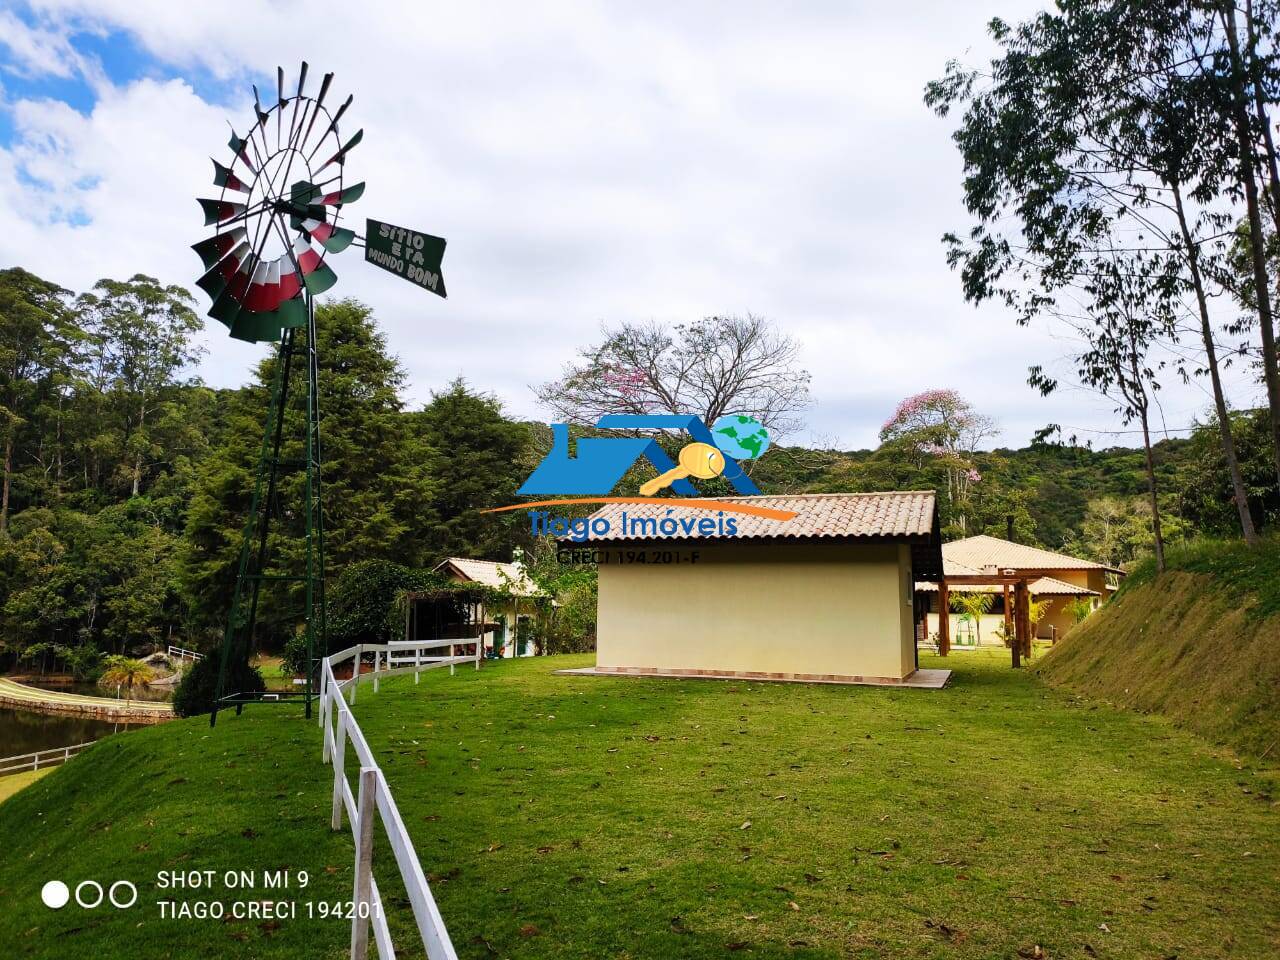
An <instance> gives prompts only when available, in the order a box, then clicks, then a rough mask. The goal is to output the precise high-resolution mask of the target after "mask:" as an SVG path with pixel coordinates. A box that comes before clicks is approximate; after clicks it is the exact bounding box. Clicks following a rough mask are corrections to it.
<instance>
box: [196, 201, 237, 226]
mask: <svg viewBox="0 0 1280 960" xmlns="http://www.w3.org/2000/svg"><path fill="white" fill-rule="evenodd" d="M196 203H198V204H200V209H202V210H203V211H204V225H205V226H206V227H209V226H212V225H213V224H215V223H221V222H222V221H223V220H230V219H231V218H232V217H237V216H239V215H240V214H242V213H244V211H245V204H243V203H232V202H231V201H229V200H207V199H203V198H200V197H197V198H196Z"/></svg>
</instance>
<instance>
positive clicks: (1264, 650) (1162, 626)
mask: <svg viewBox="0 0 1280 960" xmlns="http://www.w3.org/2000/svg"><path fill="white" fill-rule="evenodd" d="M1167 567H1168V570H1167V571H1166V572H1165V573H1164V574H1161V575H1157V574H1156V572H1155V565H1154V564H1153V563H1151V562H1148V563H1146V564H1144V565H1142V566H1141V567H1139V568H1138V569H1137V570H1135V571H1134V573H1133V574H1132V575H1131V576H1129V577H1128V578H1127V579H1126V581H1125V583H1124V586H1123V587H1122V588H1121V590H1120V592H1119V593H1118V594H1116V596H1115V598H1114V599H1113V600H1112V602H1111V603H1109V604H1107V606H1106V607H1104V608H1103V609H1102V610H1101V611H1099V612H1098V613H1097V614H1096V615H1094V616H1092V617H1090V618H1089V619H1087V620H1086V621H1085V622H1084V623H1082V624H1080V625H1079V626H1078V627H1076V628H1075V629H1074V630H1072V631H1071V632H1070V633H1069V634H1068V635H1067V636H1066V637H1065V638H1064V639H1063V640H1062V641H1061V642H1060V643H1059V644H1058V645H1057V647H1055V648H1054V650H1053V652H1052V654H1050V655H1049V656H1047V657H1045V658H1044V659H1043V660H1041V661H1039V663H1038V664H1037V666H1036V667H1035V670H1036V672H1037V673H1038V674H1039V675H1040V676H1041V677H1043V678H1044V679H1045V680H1047V681H1048V682H1049V683H1051V684H1054V685H1056V686H1061V687H1063V688H1065V689H1069V690H1071V691H1073V692H1076V693H1079V694H1083V695H1085V696H1088V697H1092V698H1096V699H1099V700H1104V701H1107V702H1109V703H1112V704H1115V705H1117V706H1123V707H1127V708H1131V709H1134V710H1138V711H1142V712H1151V713H1158V714H1161V715H1164V716H1166V717H1169V718H1170V719H1172V720H1173V721H1174V722H1175V723H1177V724H1179V725H1181V726H1184V727H1186V728H1188V729H1190V730H1193V731H1195V732H1196V733H1199V734H1200V735H1202V736H1204V737H1207V738H1208V739H1209V740H1211V741H1213V742H1214V743H1219V744H1223V745H1225V746H1228V747H1230V748H1231V749H1232V750H1235V751H1237V752H1239V753H1240V754H1241V755H1243V756H1248V757H1253V758H1262V760H1263V761H1264V762H1266V763H1268V764H1269V765H1270V766H1272V767H1277V766H1280V541H1276V540H1268V541H1267V542H1265V543H1264V544H1263V545H1262V546H1261V547H1258V548H1256V549H1250V548H1249V547H1246V546H1245V545H1244V544H1243V543H1241V542H1238V541H1226V542H1224V541H1212V540H1210V541H1201V542H1197V543H1193V544H1191V545H1189V546H1187V547H1182V548H1176V549H1172V550H1170V551H1169V555H1168V558H1167Z"/></svg>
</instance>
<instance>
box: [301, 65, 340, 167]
mask: <svg viewBox="0 0 1280 960" xmlns="http://www.w3.org/2000/svg"><path fill="white" fill-rule="evenodd" d="M331 83H333V74H332V73H326V74H325V75H324V77H323V78H322V79H321V80H320V92H319V93H318V94H316V108H315V110H313V111H311V119H310V120H309V121H308V122H307V132H306V133H304V134H303V135H302V143H301V144H300V145H299V147H298V149H302V148H303V147H305V146H306V145H307V141H308V140H310V139H311V128H312V127H314V126H315V125H316V117H318V116H320V108H321V107H323V106H324V98H325V94H327V93H328V92H329V84H331Z"/></svg>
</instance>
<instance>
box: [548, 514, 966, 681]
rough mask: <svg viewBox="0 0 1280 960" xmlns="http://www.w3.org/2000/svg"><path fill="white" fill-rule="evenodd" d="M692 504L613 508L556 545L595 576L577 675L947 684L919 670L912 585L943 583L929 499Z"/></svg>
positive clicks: (943, 674)
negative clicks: (594, 605)
mask: <svg viewBox="0 0 1280 960" xmlns="http://www.w3.org/2000/svg"><path fill="white" fill-rule="evenodd" d="M701 503H703V504H705V505H706V506H707V508H705V509H697V508H694V507H686V506H681V505H680V501H679V500H678V499H672V500H670V501H663V502H661V503H610V504H608V505H606V506H605V507H603V508H601V509H600V510H598V511H596V512H595V513H594V514H592V516H591V522H590V524H589V529H588V532H587V533H586V535H585V537H584V538H580V540H579V541H575V542H568V541H562V547H563V548H565V549H568V550H574V549H576V550H584V548H589V551H590V553H591V554H592V555H593V556H592V559H594V560H595V561H596V562H597V564H598V571H599V599H598V616H597V625H596V630H597V641H596V666H595V667H594V668H590V669H588V670H586V671H583V672H591V673H613V674H644V675H658V676H705V677H726V678H749V679H761V680H793V681H810V682H826V683H877V684H881V683H883V684H907V685H922V686H940V685H941V684H942V683H943V682H945V680H946V676H947V674H948V671H945V670H938V671H927V670H926V671H918V670H917V667H918V664H917V660H916V643H915V604H914V583H915V581H916V580H921V579H928V578H930V577H937V576H938V575H940V574H941V572H942V554H941V550H940V547H941V543H940V540H939V534H938V510H937V503H936V500H935V495H934V493H933V492H932V491H924V492H920V491H910V492H892V493H836V494H806V495H797V496H754V497H727V498H720V499H715V500H704V501H701ZM720 505H723V507H721V506H720ZM741 509H747V510H752V509H763V510H764V511H765V512H768V513H772V514H774V515H775V516H776V515H778V514H781V515H783V516H786V515H790V518H789V519H776V518H773V517H768V516H760V515H752V514H750V513H742V512H737V511H739V510H741ZM672 520H674V521H675V522H674V523H672V522H671V521H672ZM730 521H732V522H730Z"/></svg>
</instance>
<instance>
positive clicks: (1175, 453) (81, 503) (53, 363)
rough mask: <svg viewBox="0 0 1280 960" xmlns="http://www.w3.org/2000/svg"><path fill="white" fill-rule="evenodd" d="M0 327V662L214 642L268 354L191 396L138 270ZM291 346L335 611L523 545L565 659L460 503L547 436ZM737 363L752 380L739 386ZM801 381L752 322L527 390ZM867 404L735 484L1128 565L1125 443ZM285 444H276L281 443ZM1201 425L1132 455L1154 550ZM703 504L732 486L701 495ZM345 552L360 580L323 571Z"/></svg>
mask: <svg viewBox="0 0 1280 960" xmlns="http://www.w3.org/2000/svg"><path fill="white" fill-rule="evenodd" d="M0 321H3V322H0V397H2V398H3V406H2V407H0V412H2V413H3V420H2V421H0V428H3V431H4V432H3V437H2V439H3V444H4V451H5V456H4V474H3V501H2V508H0V531H2V532H0V652H2V655H3V658H4V659H3V664H4V665H5V666H10V667H12V666H13V665H15V664H16V663H18V662H23V663H25V664H26V665H27V666H36V665H41V666H49V667H52V666H55V665H56V666H57V667H58V668H60V669H65V670H68V671H71V672H74V673H76V674H79V675H82V676H93V675H95V674H96V673H97V672H99V671H100V670H101V669H103V666H104V663H105V658H106V657H107V656H110V655H124V654H135V653H139V652H144V651H146V650H148V649H149V648H150V647H151V646H152V645H154V644H165V643H169V642H174V643H181V644H182V645H184V646H188V647H194V648H198V649H209V648H211V647H213V646H216V644H217V642H218V639H219V638H220V637H221V634H222V628H223V622H224V618H225V616H226V609H227V605H228V601H227V598H228V596H229V594H230V590H231V586H232V583H233V581H234V565H235V559H236V556H237V551H238V549H239V544H240V537H241V533H242V528H243V525H244V519H245V516H246V514H247V511H248V504H249V497H250V495H251V492H252V486H253V477H254V471H255V468H256V457H257V456H258V451H259V449H260V446H261V438H262V429H263V418H264V416H265V411H266V408H267V394H268V390H269V389H270V384H271V383H272V381H273V379H274V375H275V369H274V367H275V364H276V362H277V361H276V358H275V355H274V354H273V353H271V352H270V351H264V357H263V359H262V361H261V362H260V363H259V364H258V366H257V367H256V369H255V370H254V371H253V375H252V379H251V381H250V382H249V383H248V384H247V385H246V386H244V387H242V388H239V389H231V390H226V389H224V390H215V389H210V388H208V387H206V386H205V385H203V384H202V383H201V382H200V381H199V380H198V379H196V378H194V377H192V376H191V368H192V363H193V362H194V361H195V360H196V359H197V357H198V351H197V349H196V347H195V346H194V339H193V334H194V332H195V330H196V329H197V321H196V320H195V318H194V315H193V314H192V310H191V300H190V297H189V295H188V294H187V292H186V291H185V290H182V289H181V288H178V287H167V286H164V285H162V284H160V283H159V282H158V281H156V280H153V279H151V278H148V277H145V276H135V277H133V278H131V279H130V280H128V281H109V280H104V281H102V282H101V283H99V284H98V285H97V286H96V287H95V288H94V290H93V291H92V292H90V293H89V294H85V295H82V296H78V297H77V296H75V295H74V294H72V293H70V292H69V291H66V290H63V289H62V288H60V287H58V286H57V285H56V284H53V283H50V282H47V281H45V280H43V279H41V278H38V277H34V276H32V275H31V274H29V273H26V272H25V271H22V270H21V269H18V268H14V269H10V270H5V271H2V272H0ZM317 337H318V338H319V343H318V347H319V356H320V364H321V368H322V369H321V378H322V382H323V384H324V393H323V398H322V413H323V427H322V430H323V442H324V445H325V475H324V509H325V518H326V533H327V543H326V546H327V549H328V560H329V564H328V570H329V582H330V594H329V598H330V603H331V604H332V605H333V606H334V609H338V610H341V609H346V608H347V607H350V606H351V605H352V604H355V605H358V604H359V602H360V601H361V599H362V598H360V597H347V596H344V594H343V590H348V591H352V592H359V591H363V590H366V589H367V582H368V578H369V576H370V575H372V573H373V571H375V570H380V571H383V572H382V573H379V574H378V575H377V576H378V577H381V579H382V580H387V582H393V581H394V582H401V581H403V582H406V583H407V582H415V583H416V582H419V581H418V580H416V579H414V578H417V577H420V575H421V571H425V570H428V569H430V567H432V566H434V564H435V563H436V562H438V561H439V560H440V559H441V558H443V557H445V556H449V555H465V556H474V557H481V558H486V559H495V560H509V559H510V558H511V557H512V554H513V551H514V550H515V549H516V548H522V549H524V550H525V551H526V555H527V557H528V558H529V563H530V566H531V569H532V572H533V574H534V575H535V577H537V578H538V579H539V580H540V581H541V582H542V583H543V585H544V587H546V588H547V589H548V590H549V591H550V592H551V593H552V594H553V595H555V596H556V597H557V599H558V600H559V601H560V608H559V609H560V612H561V615H560V616H559V617H558V618H557V623H558V627H557V629H558V630H559V631H560V632H561V633H562V634H563V636H559V637H557V638H551V637H548V638H544V639H545V640H546V642H548V643H553V642H554V643H556V644H560V646H558V647H557V648H559V649H563V648H564V645H570V646H574V645H580V644H582V643H584V642H585V643H589V642H590V637H591V636H592V631H593V629H594V574H593V573H592V572H591V571H590V570H583V569H577V568H564V567H561V566H560V565H559V564H558V563H557V562H556V560H555V557H554V551H553V550H551V549H549V545H548V544H545V543H538V542H535V541H533V540H532V538H531V537H530V535H529V532H528V525H527V523H526V522H525V520H524V517H523V515H522V514H519V513H518V512H517V513H506V514H482V513H481V512H480V511H481V510H483V509H484V508H486V507H491V506H501V505H505V504H509V503H512V502H515V500H516V493H515V491H516V489H517V488H518V487H519V485H520V484H521V482H523V480H524V478H525V477H526V476H527V475H528V474H529V472H530V471H531V470H532V468H533V466H534V465H535V464H536V463H537V462H538V461H539V460H540V459H541V457H542V456H543V455H544V454H545V453H546V451H547V449H548V448H549V445H550V430H549V428H548V427H547V425H546V424H545V423H538V422H525V421H521V420H519V419H517V418H514V417H512V416H510V415H509V414H507V413H506V412H505V411H504V410H503V408H502V406H501V404H500V403H499V402H498V401H497V400H496V399H494V398H493V397H491V396H489V395H487V394H485V393H483V392H482V391H479V390H476V389H475V388H473V387H471V386H470V385H468V384H467V383H466V382H464V381H461V380H457V381H454V382H452V383H447V384H441V385H440V387H439V388H438V389H437V390H435V391H434V392H432V394H431V399H430V401H429V402H427V403H426V404H425V405H423V406H422V407H421V408H419V409H409V408H407V407H406V406H405V404H404V403H403V401H402V399H401V397H402V394H403V391H404V388H405V386H406V384H405V376H404V372H403V370H402V368H401V367H400V366H399V364H398V362H397V361H396V359H395V358H394V357H393V356H392V355H391V354H390V353H389V352H388V349H387V345H386V342H385V340H384V338H383V337H382V335H381V333H380V332H379V329H378V324H377V321H376V318H375V317H374V315H373V312H372V311H371V310H370V309H369V308H368V307H366V306H364V305H363V304H360V303H357V302H355V301H351V300H341V301H331V302H328V303H325V304H322V305H321V306H320V307H319V308H318V310H317ZM695 356H696V357H697V358H699V364H697V365H694V364H691V358H694V357H695ZM628 358H630V359H628ZM734 358H737V359H738V361H739V363H738V365H736V366H735V363H734V362H730V361H731V360H733V359H734ZM743 358H745V359H743ZM628 363H633V364H635V365H634V366H631V367H628V366H627V364H628ZM743 370H749V371H750V374H751V375H750V376H749V377H746V378H745V379H744V378H743V377H742V372H743ZM301 382H302V378H301V377H294V378H292V379H291V384H292V385H293V389H292V390H291V393H290V395H289V404H288V407H287V415H286V416H287V423H286V426H288V420H297V421H298V422H301V418H302V417H303V415H304V407H303V404H304V402H305V400H304V397H303V395H302V391H301V388H300V385H301ZM807 382H808V378H807V374H805V373H804V371H803V368H802V367H800V366H799V355H798V348H797V346H796V344H795V342H794V341H791V340H789V339H788V338H787V337H785V336H784V335H782V334H781V333H779V332H778V330H777V328H776V326H775V325H773V324H772V323H770V322H768V321H764V320H761V319H760V318H757V317H750V316H748V317H728V316H726V317H708V318H705V319H703V320H700V321H696V322H694V323H691V324H689V325H688V326H687V327H684V328H679V329H677V330H676V331H675V332H674V333H663V332H661V331H658V330H655V329H654V328H651V327H642V328H633V327H628V326H627V325H625V324H623V325H621V326H619V327H616V328H612V329H607V330H606V332H605V338H604V340H603V342H602V343H601V344H599V345H596V346H593V347H588V348H584V350H583V351H582V352H581V354H580V358H579V361H577V362H576V363H574V364H570V366H569V367H568V368H566V371H565V374H564V377H563V378H562V379H561V380H559V381H556V382H554V383H553V384H548V385H546V386H545V387H543V388H541V391H540V392H541V394H542V395H543V396H544V398H550V397H553V396H557V395H562V396H563V399H562V401H561V405H560V406H555V405H552V404H549V407H550V408H551V409H549V415H550V416H555V415H557V414H559V415H563V416H566V417H568V418H570V419H571V421H572V422H574V423H576V424H577V426H575V430H576V431H578V432H585V431H589V429H590V428H589V426H587V424H589V423H590V422H591V421H592V420H594V418H595V417H598V416H599V415H600V414H602V413H609V412H635V411H637V410H645V411H650V412H657V411H663V410H670V411H675V410H680V409H685V407H686V405H689V409H696V410H698V411H699V412H701V413H702V414H703V415H704V416H706V417H708V418H711V419H714V417H715V416H716V414H717V411H724V410H735V411H736V410H743V411H745V412H748V413H752V414H753V415H756V416H758V417H760V418H761V419H762V420H764V422H766V423H767V424H770V425H771V426H772V427H773V428H774V430H778V429H779V428H780V427H781V428H784V429H785V428H786V427H792V428H794V427H795V426H796V425H797V424H798V423H800V422H802V421H803V412H804V409H805V407H806V406H807V404H808V403H809V397H808V390H807ZM778 384H783V385H786V386H785V389H782V388H778V389H775V386H776V385H778ZM559 388H563V391H564V392H563V394H558V393H557V389H559ZM885 414H886V420H885V423H884V427H883V430H882V432H881V436H880V441H881V442H880V444H879V445H878V446H877V447H876V448H875V449H873V450H852V451H840V450H832V449H807V448H805V447H802V446H797V445H788V444H787V443H786V442H785V434H784V436H783V441H782V442H780V443H778V444H776V445H775V446H774V447H773V448H771V450H770V451H769V453H768V454H766V456H765V457H763V458H762V459H761V460H759V461H756V462H754V463H753V464H752V465H751V469H752V470H753V471H754V472H753V476H754V478H755V479H756V480H757V482H758V483H759V484H760V486H761V487H762V489H764V490H765V491H767V492H770V493H805V492H824V491H871V490H886V489H934V490H936V491H937V492H938V494H939V503H940V505H941V511H942V521H943V525H944V532H945V535H946V536H947V537H949V538H951V537H959V536H966V535H972V534H976V533H990V534H994V535H997V536H1006V535H1007V533H1008V531H1009V529H1010V526H1011V527H1012V530H1013V535H1014V537H1015V539H1018V540H1020V541H1022V542H1026V543H1032V544H1039V545H1043V546H1047V547H1051V548H1054V549H1066V550H1068V551H1071V552H1073V553H1079V554H1081V555H1083V556H1088V557H1092V558H1095V559H1098V560H1102V561H1105V562H1107V563H1109V564H1116V565H1124V564H1129V563H1132V562H1133V561H1135V560H1136V559H1138V558H1141V557H1143V556H1145V555H1147V554H1149V553H1150V552H1151V551H1152V548H1153V537H1152V524H1151V509H1150V499H1149V471H1148V462H1147V458H1146V456H1145V454H1144V452H1143V451H1142V450H1140V449H1139V450H1135V449H1131V448H1124V447H1115V448H1107V449H1092V448H1090V447H1089V446H1081V445H1078V444H1076V443H1074V442H1061V441H1057V440H1055V439H1054V437H1053V436H1052V435H1051V434H1050V435H1047V436H1046V437H1044V438H1040V439H1039V440H1038V442H1036V443H1033V444H1032V445H1030V446H1027V447H1024V448H1020V449H1005V448H997V449H991V448H990V441H991V439H992V437H993V436H994V435H995V432H996V431H997V430H998V427H999V425H998V424H996V423H994V422H992V421H991V420H990V419H989V418H988V417H986V416H985V415H984V414H983V413H982V412H981V411H979V410H976V409H974V408H973V406H972V405H971V404H970V403H969V402H968V401H967V400H966V399H965V398H964V397H963V396H962V395H961V394H959V393H957V392H956V391H952V390H929V391H925V392H923V393H920V394H917V395H915V396H911V397H907V398H904V399H903V400H902V402H901V403H900V404H899V405H898V406H897V408H896V409H895V410H888V411H885ZM1232 429H1233V434H1234V435H1235V437H1236V438H1237V448H1238V452H1239V457H1238V460H1239V464H1240V467H1241V471H1242V474H1243V476H1244V477H1245V478H1246V483H1247V484H1248V486H1249V490H1250V497H1249V507H1250V511H1251V514H1252V516H1253V518H1254V521H1255V523H1256V525H1257V526H1258V527H1260V528H1261V527H1266V526H1271V525H1274V524H1275V522H1276V519H1277V516H1278V515H1280V502H1278V498H1277V494H1276V490H1275V486H1274V484H1271V483H1270V466H1269V457H1270V446H1269V443H1268V439H1269V421H1268V417H1267V414H1266V411H1245V412H1239V413H1235V414H1233V415H1232ZM300 434H301V430H300V429H299V430H288V429H286V436H294V437H297V436H300ZM1218 437H1219V433H1218V431H1217V429H1216V426H1215V424H1214V423H1213V422H1212V421H1209V422H1206V423H1205V424H1203V425H1202V426H1201V427H1200V428H1198V429H1197V430H1196V431H1195V432H1194V433H1193V434H1192V436H1191V437H1190V438H1185V439H1165V440H1159V441H1157V442H1153V443H1152V445H1151V465H1152V467H1153V469H1154V472H1155V476H1156V478H1157V480H1158V489H1159V504H1160V507H1161V513H1162V516H1163V522H1164V528H1165V536H1166V538H1168V539H1171V540H1174V541H1179V540H1183V539H1187V538H1191V537H1194V536H1197V535H1206V534H1207V535H1222V534H1228V533H1230V531H1231V529H1232V527H1233V524H1237V523H1238V517H1237V515H1236V512H1235V510H1234V509H1233V507H1232V506H1231V495H1232V494H1231V491H1232V479H1231V477H1230V475H1229V473H1228V471H1227V469H1226V466H1225V462H1224V461H1223V459H1222V457H1221V455H1220V446H1219V441H1218ZM292 442H294V444H295V446H296V445H298V444H300V442H301V441H300V440H295V441H292ZM663 442H666V443H670V444H672V445H673V449H674V446H676V445H678V443H679V441H678V439H677V438H665V439H664V441H663ZM282 458H283V460H284V461H285V463H284V464H283V465H282V470H281V476H280V480H279V496H280V498H281V502H282V503H288V502H292V501H291V499H290V498H292V499H293V500H296V499H297V496H296V495H297V491H296V490H295V489H294V487H296V486H297V485H298V484H300V483H302V482H303V477H302V474H301V472H300V471H299V469H298V468H297V467H290V466H289V464H290V463H295V464H296V463H297V462H298V461H299V459H300V449H291V448H290V447H289V444H288V443H286V446H285V449H284V451H283V453H282ZM637 476H638V474H637ZM628 482H629V481H628ZM636 482H637V483H638V482H639V480H638V479H637V480H636ZM717 483H719V484H721V486H723V489H721V487H720V486H717ZM704 488H705V492H707V493H708V494H712V495H714V494H727V493H730V492H731V491H730V489H729V488H728V487H727V485H724V484H723V482H722V481H712V482H709V483H707V484H705V485H704ZM291 524H293V525H294V526H298V525H300V524H301V518H298V517H293V518H292V519H290V516H289V514H288V513H287V512H286V514H285V516H284V519H283V521H282V522H281V523H279V524H277V525H276V527H275V528H274V532H273V534H272V536H273V537H274V538H275V539H274V540H273V542H272V543H271V545H270V546H271V549H272V551H273V553H274V554H275V555H277V556H279V557H280V558H282V559H283V561H284V562H285V563H287V561H288V558H289V556H291V555H292V553H295V552H296V551H297V550H298V549H299V545H298V541H297V536H296V535H297V533H298V531H297V530H294V529H291V526H290V525H291ZM361 564H364V565H368V564H382V565H383V566H382V567H369V566H365V567H363V568H362V569H363V572H358V571H357V573H358V575H352V576H348V577H345V578H344V573H345V572H347V571H351V570H353V568H355V567H358V566H359V565H361ZM388 571H390V572H388ZM396 571H399V572H396ZM415 571H416V572H415ZM397 578H398V579H397ZM298 589H299V587H298V586H297V585H292V584H284V583H270V584H264V585H263V588H262V596H261V606H260V611H261V618H260V619H261V623H262V627H261V628H260V630H259V633H258V637H257V642H258V643H259V645H260V646H261V647H262V648H264V649H267V650H272V651H284V650H285V648H286V647H287V644H288V641H289V639H290V638H291V637H293V636H295V635H296V629H297V623H298V617H299V612H300V609H301V602H300V600H301V598H300V596H299V595H298V592H297V591H298ZM570 633H572V635H573V636H572V637H570V636H569V634H570Z"/></svg>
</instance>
